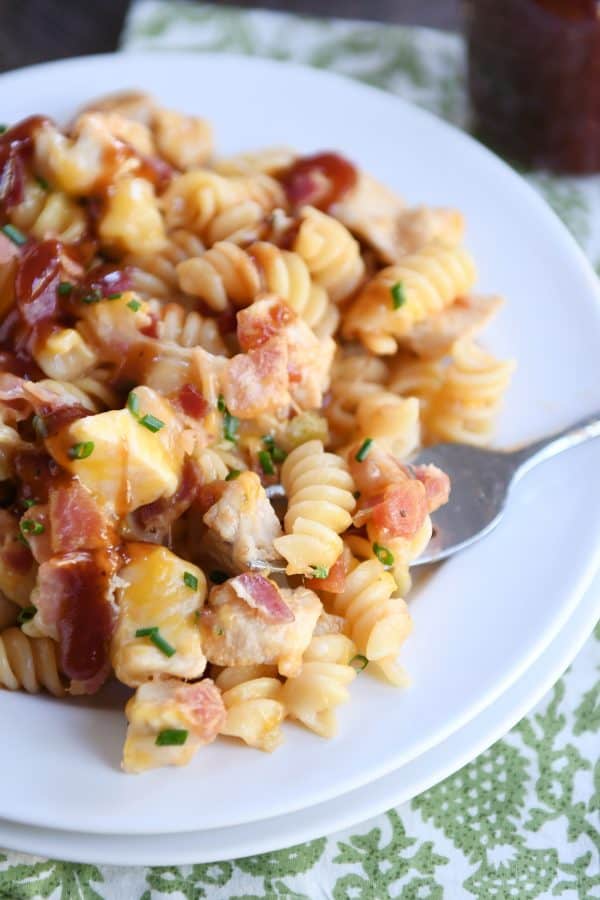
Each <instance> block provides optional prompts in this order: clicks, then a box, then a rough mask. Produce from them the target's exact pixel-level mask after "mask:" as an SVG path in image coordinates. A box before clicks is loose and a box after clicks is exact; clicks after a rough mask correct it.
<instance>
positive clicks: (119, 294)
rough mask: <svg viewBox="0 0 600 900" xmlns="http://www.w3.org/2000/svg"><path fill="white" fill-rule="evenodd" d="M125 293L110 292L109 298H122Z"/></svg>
mask: <svg viewBox="0 0 600 900" xmlns="http://www.w3.org/2000/svg"><path fill="white" fill-rule="evenodd" d="M122 296H123V294H121V293H120V292H119V291H117V292H116V293H115V294H109V295H108V297H107V300H120V299H121V297H122Z"/></svg>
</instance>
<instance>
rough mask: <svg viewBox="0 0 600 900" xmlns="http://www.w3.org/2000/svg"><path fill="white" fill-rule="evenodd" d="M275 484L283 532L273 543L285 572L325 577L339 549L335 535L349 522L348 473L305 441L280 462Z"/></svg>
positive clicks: (333, 457)
mask: <svg viewBox="0 0 600 900" xmlns="http://www.w3.org/2000/svg"><path fill="white" fill-rule="evenodd" d="M281 483H282V484H283V487H284V488H285V491H286V493H287V496H288V509H287V513H286V515H285V519H284V525H285V531H286V533H285V535H283V536H282V537H280V538H277V539H276V540H275V541H274V542H273V543H274V546H275V549H276V550H277V551H278V552H279V553H280V554H281V555H282V556H283V557H284V559H285V560H286V561H287V564H288V565H287V569H286V571H287V573H288V574H289V575H302V574H304V575H311V574H314V572H315V571H321V570H324V571H325V573H327V572H328V571H329V569H330V568H331V567H332V566H333V564H334V563H335V561H336V559H337V558H338V557H339V556H340V554H341V552H342V550H343V543H342V540H341V538H340V537H339V535H340V534H341V532H343V531H345V530H346V529H347V528H348V527H349V525H350V523H351V522H352V516H351V512H352V510H353V509H354V507H355V505H356V504H355V500H354V496H353V491H354V484H353V481H352V477H351V475H350V473H349V472H348V470H347V468H346V466H345V465H344V463H343V461H342V459H341V458H340V457H339V456H336V454H335V453H326V452H325V451H324V449H323V444H322V443H321V441H307V442H306V443H305V444H301V445H300V446H299V447H297V448H296V449H295V450H293V451H292V452H291V453H290V455H289V456H288V458H287V459H286V460H285V462H284V464H283V466H282V468H281Z"/></svg>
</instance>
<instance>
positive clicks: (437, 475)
mask: <svg viewBox="0 0 600 900" xmlns="http://www.w3.org/2000/svg"><path fill="white" fill-rule="evenodd" d="M413 471H414V474H415V478H416V479H417V480H418V481H420V482H422V484H424V485H425V494H426V496H427V509H428V510H429V512H430V513H431V512H435V510H436V509H439V508H440V506H443V505H444V503H447V502H448V497H449V496H450V479H449V478H448V476H447V475H446V473H445V472H442V470H441V469H438V467H437V466H433V465H427V466H415V467H414V469H413Z"/></svg>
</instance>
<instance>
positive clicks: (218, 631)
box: [213, 625, 225, 637]
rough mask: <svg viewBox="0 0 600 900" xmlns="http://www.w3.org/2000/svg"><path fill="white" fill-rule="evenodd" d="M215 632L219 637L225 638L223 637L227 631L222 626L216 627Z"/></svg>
mask: <svg viewBox="0 0 600 900" xmlns="http://www.w3.org/2000/svg"><path fill="white" fill-rule="evenodd" d="M213 631H214V633H215V634H216V635H217V637H223V635H224V634H225V629H224V628H223V627H222V626H221V625H215V627H214V629H213Z"/></svg>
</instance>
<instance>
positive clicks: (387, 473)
mask: <svg viewBox="0 0 600 900" xmlns="http://www.w3.org/2000/svg"><path fill="white" fill-rule="evenodd" d="M360 446H361V444H360V442H358V443H357V444H355V445H353V446H352V447H351V448H350V450H349V452H348V465H349V468H350V473H351V475H352V478H353V479H354V483H355V484H356V487H357V488H358V490H359V491H360V492H361V494H362V495H369V497H373V495H374V494H377V493H381V492H382V491H384V490H385V488H386V487H387V486H388V485H389V484H391V483H392V482H396V481H401V480H402V479H405V478H410V477H411V472H410V470H409V469H408V468H407V467H406V466H404V465H402V463H401V462H400V460H398V459H396V457H395V456H393V455H392V454H391V453H387V452H386V451H385V450H381V449H380V448H379V447H378V446H377V444H376V443H375V444H373V446H372V447H370V449H369V452H368V453H367V455H366V456H364V457H363V458H362V459H360V460H359V459H357V458H356V455H357V452H358V450H359V448H360ZM363 501H364V496H363ZM360 505H362V506H365V505H366V504H365V503H364V502H363V503H361V504H360ZM369 505H373V504H372V503H371V504H369Z"/></svg>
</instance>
